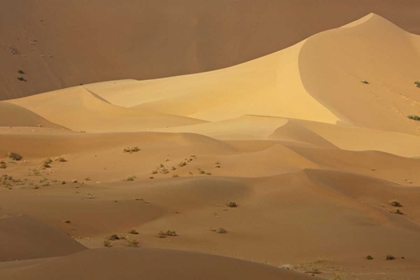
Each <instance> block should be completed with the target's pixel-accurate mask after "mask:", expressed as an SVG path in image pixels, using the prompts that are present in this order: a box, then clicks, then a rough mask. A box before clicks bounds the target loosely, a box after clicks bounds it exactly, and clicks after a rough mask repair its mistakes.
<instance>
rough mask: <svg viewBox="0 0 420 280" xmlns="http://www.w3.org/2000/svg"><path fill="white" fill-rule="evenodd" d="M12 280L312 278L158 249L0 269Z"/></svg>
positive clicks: (89, 254)
mask: <svg viewBox="0 0 420 280" xmlns="http://www.w3.org/2000/svg"><path fill="white" fill-rule="evenodd" d="M0 271H1V272H2V277H3V279H4V280H8V279H13V280H19V279H29V278H31V279H46V280H47V279H63V280H66V279H74V277H75V275H77V279H97V278H102V279H117V278H119V277H121V275H122V274H123V275H124V279H127V280H131V279H133V280H134V279H139V278H142V279H150V280H152V279H153V280H161V279H162V280H163V279H168V278H171V279H185V280H196V279H226V280H228V279H229V280H230V279H237V278H240V279H244V280H247V279H249V280H251V279H256V278H259V277H263V278H264V279H267V280H270V279H273V280H274V279H276V280H278V279H282V280H304V279H312V278H311V277H310V276H306V275H301V274H298V273H296V272H290V271H287V270H284V269H279V268H274V267H270V266H266V265H262V264H256V263H252V262H247V261H240V260H235V259H230V258H226V257H217V256H211V255H203V254H198V253H188V252H182V251H172V250H158V249H143V248H142V249H96V250H88V251H86V252H83V253H79V254H74V255H71V256H68V257H63V258H56V259H46V260H40V261H39V262H38V264H37V265H32V264H31V265H25V264H24V263H23V264H22V265H21V266H19V265H15V266H14V267H10V268H7V267H6V268H2V266H1V265H0Z"/></svg>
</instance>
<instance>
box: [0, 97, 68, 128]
mask: <svg viewBox="0 0 420 280" xmlns="http://www.w3.org/2000/svg"><path fill="white" fill-rule="evenodd" d="M0 126H28V127H49V128H63V127H61V126H59V125H56V124H54V123H52V122H49V121H47V120H46V119H44V118H42V117H40V116H39V115H36V114H35V113H33V112H32V111H29V110H27V109H25V108H22V107H20V106H16V105H13V104H10V103H7V102H0Z"/></svg>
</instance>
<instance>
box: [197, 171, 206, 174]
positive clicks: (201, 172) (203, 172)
mask: <svg viewBox="0 0 420 280" xmlns="http://www.w3.org/2000/svg"><path fill="white" fill-rule="evenodd" d="M198 173H200V174H203V175H204V174H206V171H204V170H200V171H199V172H198Z"/></svg>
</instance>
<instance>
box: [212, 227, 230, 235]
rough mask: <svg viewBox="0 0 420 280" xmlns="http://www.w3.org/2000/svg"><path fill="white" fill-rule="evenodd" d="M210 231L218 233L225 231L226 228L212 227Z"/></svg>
mask: <svg viewBox="0 0 420 280" xmlns="http://www.w3.org/2000/svg"><path fill="white" fill-rule="evenodd" d="M211 231H214V232H216V233H219V234H225V233H227V230H225V229H224V228H218V229H212V230H211Z"/></svg>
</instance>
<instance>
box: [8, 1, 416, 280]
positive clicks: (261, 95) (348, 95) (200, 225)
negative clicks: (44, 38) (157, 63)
mask: <svg viewBox="0 0 420 280" xmlns="http://www.w3.org/2000/svg"><path fill="white" fill-rule="evenodd" d="M303 2H304V1H302V3H303ZM92 5H93V4H92ZM343 24H344V23H343ZM343 24H341V25H343ZM419 53H420V41H419V37H418V36H416V35H412V34H409V33H407V32H406V31H405V30H403V29H400V28H399V27H397V26H395V25H394V24H392V23H391V22H389V21H388V20H386V19H385V18H382V17H380V16H378V15H375V14H369V15H368V16H366V17H364V18H362V19H360V20H358V21H356V22H353V23H351V24H347V25H345V26H343V27H341V28H337V29H333V30H327V31H324V32H322V33H319V34H316V35H314V36H312V37H310V38H307V39H306V40H304V41H302V42H300V43H298V44H296V45H294V46H291V47H289V48H286V49H283V50H280V51H278V52H275V53H272V54H270V55H267V56H264V57H261V58H258V59H255V60H252V61H249V62H246V63H243V64H239V65H236V66H232V67H229V68H225V69H220V70H216V71H211V72H205V73H199V74H194V75H185V76H176V77H170V78H164V79H155V80H144V81H137V80H133V79H126V80H121V81H108V82H102V83H95V84H87V85H83V86H76V87H72V88H66V89H63V90H56V91H51V92H47V93H43V94H40V95H34V96H30V97H25V98H21V99H10V100H6V101H3V102H0V117H1V119H0V125H1V127H0V167H2V168H0V176H1V177H0V179H1V181H0V186H1V187H0V207H1V209H0V211H1V212H0V247H1V250H0V275H1V276H2V277H3V278H4V279H7V280H8V279H13V280H15V279H36V280H38V279H74V278H77V279H92V277H94V276H93V275H95V276H96V277H99V278H101V279H114V278H115V277H116V275H124V277H126V278H125V279H138V278H139V277H146V278H147V279H166V278H168V275H170V276H171V277H172V279H197V277H198V276H197V275H200V278H203V279H207V278H208V279H236V278H238V279H256V278H257V277H258V278H263V279H290V280H295V279H296V280H297V279H302V280H303V279H314V278H313V277H312V276H311V275H312V274H313V275H315V276H319V277H321V278H323V279H366V280H372V279H373V280H376V279H378V280H379V279H384V277H386V278H385V279H418V278H419V277H420V256H419V252H420V230H419V225H420V207H419V205H418V200H419V197H420V189H419V185H420V173H419V172H418V170H419V169H420V160H419V158H420V137H419V132H420V131H419V124H420V122H416V121H414V120H410V119H408V118H407V115H408V114H420V108H419V107H418V106H419V104H420V103H419V102H420V89H419V88H417V87H416V85H415V84H414V81H415V80H416V75H418V71H417V70H418V67H417V66H416V65H420V61H418V54H419ZM396 54H398V55H396ZM417 79H419V78H417ZM362 80H367V81H368V82H369V83H368V84H364V83H362V82H361V81H362ZM134 147H138V148H139V150H132V149H133V148H134ZM127 148H128V149H129V150H128V152H124V149H127ZM130 149H131V151H130ZM9 152H16V153H19V154H21V155H22V156H23V159H22V160H20V161H15V160H12V159H11V158H9V157H6V154H7V153H9ZM48 158H50V159H51V160H52V161H51V162H49V161H46V160H47V159H48ZM391 200H396V201H398V202H399V203H400V204H401V206H400V207H398V206H395V205H392V203H390V201H391ZM228 201H234V202H236V203H237V204H238V207H233V208H232V207H228V205H227V204H226V203H227V202H228ZM397 209H398V211H401V213H399V212H396V211H397ZM168 230H169V231H176V233H177V236H166V235H160V237H164V238H160V237H159V232H161V231H163V232H167V231H168ZM223 230H225V231H226V232H224V231H223ZM223 232H224V233H223ZM113 234H117V235H118V236H119V239H118V240H109V237H110V236H111V235H113ZM105 245H106V246H110V248H104V246H105ZM128 246H132V247H136V246H138V247H140V248H126V247H128ZM158 249H161V250H158ZM168 249H176V250H180V251H189V252H179V251H172V250H168ZM199 253H205V254H204V255H203V254H199ZM367 255H371V256H373V258H374V259H373V260H371V261H369V260H367V259H366V256H367ZM386 255H392V256H394V257H395V258H396V259H395V260H393V261H386V260H384V259H383V258H384V257H385V256H386ZM224 257H230V258H224ZM231 258H235V259H236V260H235V259H231ZM247 261H251V262H253V263H249V262H247ZM257 263H259V264H257ZM262 264H268V265H262ZM278 266H282V267H283V268H289V270H294V271H287V270H288V269H279V268H276V267H278ZM319 273H320V274H319ZM0 278H1V277H0ZM3 278H1V279H3Z"/></svg>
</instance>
